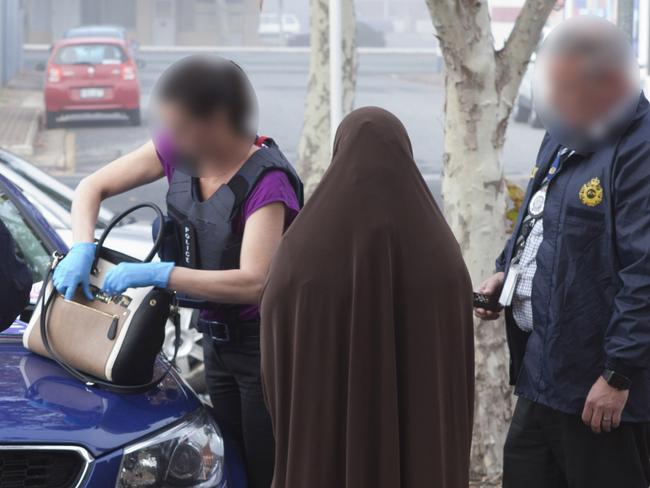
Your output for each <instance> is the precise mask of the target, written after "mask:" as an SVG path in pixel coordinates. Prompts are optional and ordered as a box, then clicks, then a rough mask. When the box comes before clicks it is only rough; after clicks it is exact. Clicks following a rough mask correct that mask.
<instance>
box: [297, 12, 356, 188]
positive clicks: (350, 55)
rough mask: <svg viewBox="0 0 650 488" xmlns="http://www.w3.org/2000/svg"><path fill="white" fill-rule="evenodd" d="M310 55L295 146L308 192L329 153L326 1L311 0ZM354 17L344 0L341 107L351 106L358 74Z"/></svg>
mask: <svg viewBox="0 0 650 488" xmlns="http://www.w3.org/2000/svg"><path fill="white" fill-rule="evenodd" d="M310 8H311V12H310V16H311V33H310V42H311V58H310V66H309V83H308V85H307V99H306V102H305V122H304V125H303V129H302V135H301V137H300V143H299V146H298V166H299V168H300V173H301V176H302V178H303V181H304V183H305V193H306V195H310V194H311V192H312V191H313V189H314V188H315V187H316V185H317V184H318V182H319V181H320V179H321V176H322V175H323V173H324V172H325V170H326V169H327V166H328V165H329V162H330V156H331V154H330V153H331V135H330V101H329V96H330V90H329V2H328V0H311V7H310ZM355 38H356V18H355V13H354V4H353V0H344V1H343V61H344V65H343V110H344V113H347V112H349V111H350V110H352V107H353V106H354V93H355V89H356V77H357V54H356V42H355Z"/></svg>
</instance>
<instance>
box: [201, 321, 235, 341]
mask: <svg viewBox="0 0 650 488" xmlns="http://www.w3.org/2000/svg"><path fill="white" fill-rule="evenodd" d="M197 325H198V326H199V329H200V330H201V332H203V333H204V334H206V333H207V334H208V335H209V336H210V337H211V338H212V340H213V341H215V342H230V339H231V335H230V327H229V326H228V324H226V323H225V322H219V321H218V320H199V322H198V324H197Z"/></svg>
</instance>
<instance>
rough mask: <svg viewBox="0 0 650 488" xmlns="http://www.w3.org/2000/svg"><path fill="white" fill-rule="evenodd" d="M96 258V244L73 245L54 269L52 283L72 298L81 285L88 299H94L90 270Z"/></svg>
mask: <svg viewBox="0 0 650 488" xmlns="http://www.w3.org/2000/svg"><path fill="white" fill-rule="evenodd" d="M94 260H95V244H94V243H92V242H78V243H76V244H74V245H73V246H72V248H71V249H70V251H69V252H68V254H67V255H66V257H65V258H63V260H62V261H61V262H60V263H59V264H58V265H57V267H56V268H55V269H54V275H53V276H52V283H53V284H54V287H55V288H56V290H57V291H58V292H59V293H61V294H62V295H64V296H65V299H66V300H72V298H73V297H74V294H75V292H76V291H77V287H78V286H79V285H81V287H82V290H83V292H84V295H86V298H88V300H92V299H93V294H92V293H91V292H90V281H89V280H90V271H91V268H92V266H93V261H94Z"/></svg>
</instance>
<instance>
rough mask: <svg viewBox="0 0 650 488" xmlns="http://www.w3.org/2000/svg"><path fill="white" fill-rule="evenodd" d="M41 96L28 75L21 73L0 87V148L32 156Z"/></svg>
mask: <svg viewBox="0 0 650 488" xmlns="http://www.w3.org/2000/svg"><path fill="white" fill-rule="evenodd" d="M42 98H43V96H42V92H40V91H39V90H38V89H37V86H34V84H33V79H32V76H29V75H21V76H19V77H18V78H17V79H16V80H14V81H13V82H12V83H10V84H9V85H8V86H7V87H6V88H2V89H0V147H3V148H5V149H7V150H9V151H11V152H14V153H16V154H18V155H20V156H33V155H34V146H35V142H36V137H37V134H38V130H39V126H40V120H41V116H42V113H43V101H42Z"/></svg>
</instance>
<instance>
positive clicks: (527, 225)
mask: <svg viewBox="0 0 650 488" xmlns="http://www.w3.org/2000/svg"><path fill="white" fill-rule="evenodd" d="M571 154H573V153H572V152H571V153H569V152H568V150H567V149H560V150H558V153H557V156H556V157H555V159H554V160H553V164H552V165H551V167H550V168H549V170H548V173H547V175H546V176H545V177H544V180H542V184H541V186H540V188H539V189H538V190H537V191H536V192H535V194H534V195H533V196H532V198H531V199H530V203H529V204H528V210H527V215H526V217H525V218H524V221H523V222H522V225H521V230H520V234H519V237H517V241H516V242H515V246H516V250H515V257H514V258H513V259H512V261H511V263H510V267H509V269H508V274H507V275H506V279H505V281H504V283H503V288H502V289H501V295H500V296H499V304H500V305H501V306H502V307H508V306H510V305H511V304H512V298H513V296H514V294H515V289H516V288H517V282H518V281H519V275H520V271H521V268H520V266H519V261H520V260H521V256H522V254H523V252H524V247H525V246H526V241H527V240H528V236H529V235H530V233H531V232H532V230H533V227H534V226H535V224H536V223H537V222H538V221H539V220H541V219H542V216H543V213H544V205H545V204H546V194H547V191H548V186H549V183H550V182H551V180H553V178H554V177H555V175H557V174H558V173H559V172H560V165H561V164H562V162H563V160H566V159H567V158H568V157H569V156H571ZM564 156H566V157H564Z"/></svg>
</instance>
